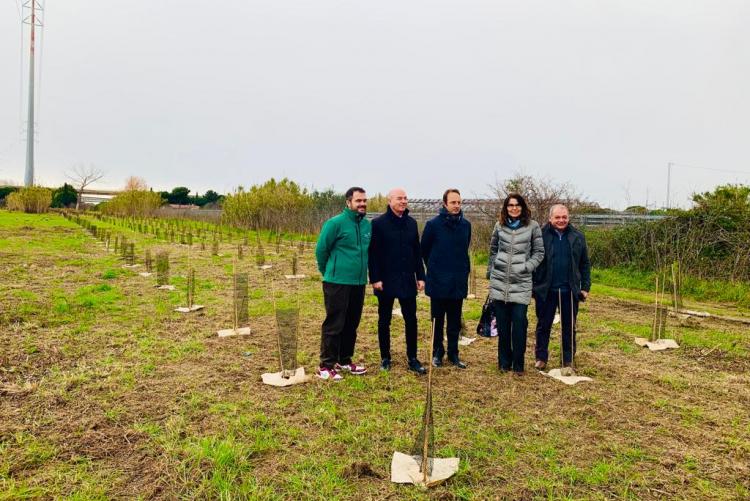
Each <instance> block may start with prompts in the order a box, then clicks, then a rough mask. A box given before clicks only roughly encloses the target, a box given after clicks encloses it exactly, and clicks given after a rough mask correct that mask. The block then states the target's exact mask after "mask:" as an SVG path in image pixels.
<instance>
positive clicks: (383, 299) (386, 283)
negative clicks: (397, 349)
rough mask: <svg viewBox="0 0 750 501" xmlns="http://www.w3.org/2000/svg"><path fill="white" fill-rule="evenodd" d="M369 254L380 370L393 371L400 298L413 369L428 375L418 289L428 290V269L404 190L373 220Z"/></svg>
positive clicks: (390, 196) (392, 195) (394, 192)
mask: <svg viewBox="0 0 750 501" xmlns="http://www.w3.org/2000/svg"><path fill="white" fill-rule="evenodd" d="M369 252H370V257H369V260H368V263H369V266H370V283H371V284H372V288H373V290H374V291H375V296H376V297H377V298H378V342H379V344H380V358H381V360H382V362H381V363H380V368H381V369H383V370H390V368H391V317H392V315H393V303H394V300H395V299H398V303H399V305H400V306H401V314H402V315H403V317H404V324H405V327H406V358H407V360H408V364H409V370H411V371H414V372H416V373H417V374H425V373H426V372H427V371H426V369H425V368H424V367H422V364H421V362H420V361H419V360H418V359H417V290H422V289H423V288H424V279H425V276H424V266H423V265H422V256H421V252H420V247H419V231H418V230H417V222H416V221H415V220H414V218H412V217H410V216H409V209H408V199H407V197H406V192H405V191H404V190H403V189H401V188H394V189H392V190H391V191H390V192H389V193H388V207H387V209H386V211H385V214H382V215H381V216H378V217H376V218H375V219H373V221H372V240H370V251H369Z"/></svg>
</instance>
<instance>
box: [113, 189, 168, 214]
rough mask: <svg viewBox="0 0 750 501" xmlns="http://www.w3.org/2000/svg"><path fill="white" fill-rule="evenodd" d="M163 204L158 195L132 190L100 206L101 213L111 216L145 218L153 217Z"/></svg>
mask: <svg viewBox="0 0 750 501" xmlns="http://www.w3.org/2000/svg"><path fill="white" fill-rule="evenodd" d="M163 203H164V201H163V200H162V198H161V196H160V195H159V194H158V193H155V192H153V191H146V190H131V191H125V192H123V193H120V194H119V195H117V196H116V197H114V198H113V199H112V200H109V201H107V202H104V203H103V204H100V206H99V211H100V212H102V213H103V214H107V215H110V216H127V217H145V216H150V215H152V214H153V213H154V211H156V209H158V208H159V207H161V206H162V204H163Z"/></svg>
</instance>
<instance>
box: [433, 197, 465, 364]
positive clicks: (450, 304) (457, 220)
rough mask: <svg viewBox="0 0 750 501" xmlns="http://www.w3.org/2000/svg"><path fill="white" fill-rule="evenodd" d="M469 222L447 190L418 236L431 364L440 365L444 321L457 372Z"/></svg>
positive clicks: (452, 359) (451, 357) (457, 200)
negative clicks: (432, 332) (432, 323)
mask: <svg viewBox="0 0 750 501" xmlns="http://www.w3.org/2000/svg"><path fill="white" fill-rule="evenodd" d="M470 242H471V223H469V221H467V220H466V219H464V216H463V212H462V211H461V193H459V191H458V190H456V189H454V188H451V189H448V190H446V191H445V193H443V207H442V208H441V209H440V214H438V215H437V217H434V218H432V219H430V220H429V221H427V224H426V225H425V227H424V232H423V233H422V257H423V258H424V262H425V264H427V284H426V287H425V294H427V295H428V296H430V310H431V313H432V318H433V320H434V321H435V335H434V338H433V345H432V349H433V357H432V364H433V365H434V366H435V367H439V366H441V365H443V355H444V354H445V348H444V347H443V325H445V319H446V318H447V321H448V326H447V329H446V334H447V337H448V360H449V361H450V362H451V363H452V364H453V365H454V366H456V367H458V368H459V369H465V368H466V364H465V363H463V362H462V361H461V360H460V359H459V358H458V335H459V333H460V332H461V308H462V306H463V301H464V298H465V297H466V294H467V292H468V289H469V287H468V280H469V243H470Z"/></svg>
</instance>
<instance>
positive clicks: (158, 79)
mask: <svg viewBox="0 0 750 501" xmlns="http://www.w3.org/2000/svg"><path fill="white" fill-rule="evenodd" d="M40 1H41V0H40ZM44 1H45V12H44V21H45V28H44V34H43V44H42V49H41V50H42V54H41V82H38V85H40V87H41V89H40V100H39V115H38V117H37V121H38V125H37V127H38V135H37V138H38V143H37V145H36V178H37V180H38V181H39V182H40V183H42V184H45V185H57V184H61V183H62V182H63V181H64V175H63V173H64V172H65V171H70V169H71V167H72V166H74V165H76V164H84V165H89V164H93V165H95V166H97V167H99V168H101V169H103V170H104V171H105V172H106V177H105V178H104V179H103V180H102V181H101V182H100V183H98V186H100V187H103V188H105V187H111V188H119V187H121V186H122V185H123V184H124V181H125V178H126V177H127V176H129V175H136V176H141V177H143V178H144V179H145V180H146V181H147V183H148V184H149V185H150V186H153V187H154V188H155V189H158V190H161V189H171V188H172V187H174V186H179V185H184V186H187V187H189V188H191V189H192V190H193V191H199V192H203V191H205V190H206V189H214V190H216V191H219V192H228V191H231V190H232V189H233V188H234V187H236V186H238V185H243V186H249V185H251V184H254V183H258V182H261V181H264V180H266V179H268V178H269V177H271V176H274V177H277V178H280V177H283V176H287V177H290V178H292V179H294V180H296V181H298V182H300V183H302V184H304V185H305V186H307V187H310V188H321V189H322V188H328V187H333V188H335V189H338V190H344V189H346V188H347V187H348V186H350V185H353V184H357V185H362V186H364V187H365V188H366V189H368V191H370V192H371V193H372V192H378V191H379V192H385V191H387V190H388V189H389V188H390V187H393V186H394V185H403V186H404V187H405V188H406V190H407V192H408V194H409V196H410V197H412V198H417V197H437V196H439V195H440V194H441V193H442V191H443V190H444V189H445V188H446V187H449V186H455V187H458V188H460V189H462V191H463V193H464V195H465V196H467V195H468V196H474V195H477V196H481V195H483V194H486V193H488V191H489V190H488V188H487V185H488V184H490V183H493V182H494V181H495V179H504V178H507V177H509V176H511V175H512V174H513V173H514V172H517V171H523V172H525V173H527V174H532V175H535V176H550V177H552V178H553V179H555V180H557V181H560V182H563V181H567V182H570V183H572V184H573V185H574V186H576V187H577V189H578V190H579V191H580V192H581V193H583V194H584V195H585V196H587V197H588V198H589V199H591V200H594V201H597V202H599V203H601V204H602V205H605V206H610V207H619V208H622V207H624V206H626V205H628V204H645V203H646V201H647V200H648V202H649V204H655V205H657V206H660V205H663V204H664V201H665V197H666V181H667V164H668V162H675V163H676V166H675V167H674V170H673V185H672V199H673V201H674V202H676V203H678V204H681V205H683V206H685V205H687V200H688V197H689V194H690V193H691V192H692V191H696V190H707V189H710V188H712V187H713V186H715V185H716V184H720V183H725V182H743V183H746V184H750V29H749V27H750V2H748V1H747V0H736V1H734V0H705V1H689V0H672V1H658V0H648V1H639V0H627V1H625V0H623V1H607V0H590V1H583V0H581V1H567V0H554V1H551V0H544V1H536V0H517V1H505V0H461V1H458V0H451V1H447V0H430V1H426V0H411V1H403V0H400V1H395V0H378V1H362V0H338V1H337V0H316V1H315V2H310V1H283V0H264V1H260V0H223V1H222V2H208V1H195V0H182V1H179V2H178V1H171V0H162V1H146V0H118V1H115V0H112V1H109V2H93V1H90V0H65V1H60V0H49V1H46V0H44ZM20 2H21V0H0V40H1V42H0V65H2V75H3V76H2V78H1V79H0V179H13V180H18V181H21V180H22V179H23V170H24V155H25V142H24V141H23V140H22V134H21V133H20V130H21V129H22V127H24V124H23V123H22V121H21V116H22V109H21V103H22V102H23V101H22V97H21V93H22V92H25V91H23V90H22V88H23V87H22V85H21V82H22V78H23V84H24V86H25V85H26V80H27V76H26V72H27V71H28V70H27V67H26V66H24V67H23V69H22V68H21V60H22V59H21V47H20V45H21V39H22V35H21V23H20V17H19V11H18V10H17V9H18V5H19V3H20ZM24 33H26V32H24ZM24 36H25V35H24ZM27 48H28V43H27V42H24V50H27ZM23 57H24V59H25V58H27V55H26V54H24V56H23ZM37 72H38V73H39V72H40V70H39V69H37ZM24 106H25V105H24ZM695 167H699V168H695ZM708 169H716V170H708ZM724 171H735V172H724Z"/></svg>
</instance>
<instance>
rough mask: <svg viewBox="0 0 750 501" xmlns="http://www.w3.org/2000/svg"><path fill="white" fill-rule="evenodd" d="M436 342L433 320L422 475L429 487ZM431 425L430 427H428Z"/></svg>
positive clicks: (428, 361) (428, 360)
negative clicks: (433, 359) (430, 430)
mask: <svg viewBox="0 0 750 501" xmlns="http://www.w3.org/2000/svg"><path fill="white" fill-rule="evenodd" d="M434 342H435V319H434V318H433V319H432V339H431V340H430V358H428V359H427V401H426V402H425V406H426V407H425V417H426V418H427V419H426V420H425V424H424V425H425V427H424V443H423V445H422V475H423V480H424V484H425V485H427V480H428V478H427V477H428V472H427V461H429V457H428V452H429V451H428V445H429V440H430V437H429V426H432V416H431V415H428V413H427V411H428V409H429V410H430V411H432V344H433V343H434ZM428 425H429V426H428Z"/></svg>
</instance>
